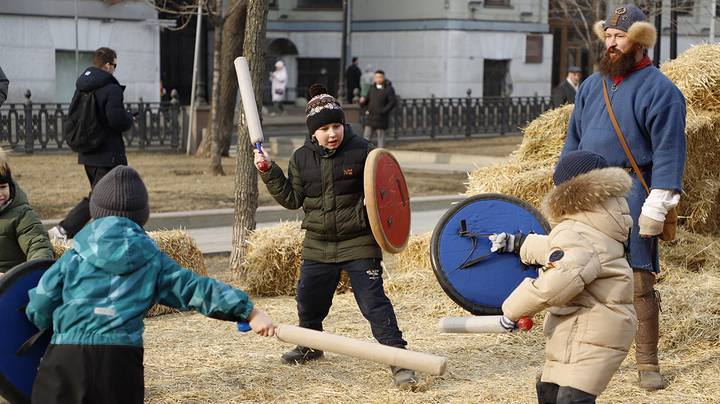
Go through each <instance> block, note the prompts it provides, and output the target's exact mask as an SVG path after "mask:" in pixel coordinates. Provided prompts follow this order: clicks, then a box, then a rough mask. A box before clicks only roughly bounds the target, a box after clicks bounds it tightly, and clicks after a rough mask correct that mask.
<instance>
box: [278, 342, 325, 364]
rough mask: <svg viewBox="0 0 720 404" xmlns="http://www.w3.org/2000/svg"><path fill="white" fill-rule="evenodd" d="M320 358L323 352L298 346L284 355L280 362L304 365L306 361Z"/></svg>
mask: <svg viewBox="0 0 720 404" xmlns="http://www.w3.org/2000/svg"><path fill="white" fill-rule="evenodd" d="M322 357H323V351H321V350H319V349H312V348H306V347H304V346H300V345H298V346H296V347H295V349H293V350H292V351H289V352H286V353H284V354H283V356H282V358H281V360H282V362H283V363H285V364H288V365H304V364H305V362H307V361H314V360H317V359H320V358H322Z"/></svg>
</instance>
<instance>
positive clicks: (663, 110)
mask: <svg viewBox="0 0 720 404" xmlns="http://www.w3.org/2000/svg"><path fill="white" fill-rule="evenodd" d="M673 90H674V91H669V92H667V93H666V94H665V96H664V97H662V98H661V99H659V100H656V101H655V102H653V104H652V105H653V107H652V108H651V109H650V110H649V111H648V117H647V129H648V132H649V133H650V141H651V144H652V154H653V156H652V163H653V166H652V183H651V184H650V187H651V188H657V189H671V190H675V191H678V192H679V191H680V189H681V188H682V178H683V172H684V171H685V112H686V111H685V98H684V97H683V95H682V93H680V91H679V90H677V89H673Z"/></svg>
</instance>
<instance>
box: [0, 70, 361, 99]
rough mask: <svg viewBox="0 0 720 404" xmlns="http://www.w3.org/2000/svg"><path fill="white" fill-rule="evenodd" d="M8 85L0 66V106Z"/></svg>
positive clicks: (5, 95) (5, 97)
mask: <svg viewBox="0 0 720 404" xmlns="http://www.w3.org/2000/svg"><path fill="white" fill-rule="evenodd" d="M358 83H359V81H358ZM359 86H360V84H358V87H359ZM8 87H10V80H8V78H7V76H5V73H4V72H3V70H2V67H0V106H2V105H3V103H4V102H5V100H7V95H8Z"/></svg>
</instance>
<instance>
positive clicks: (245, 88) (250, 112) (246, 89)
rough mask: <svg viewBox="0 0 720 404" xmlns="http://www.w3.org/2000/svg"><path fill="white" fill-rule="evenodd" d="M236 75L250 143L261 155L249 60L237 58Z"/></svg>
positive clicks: (258, 123) (259, 131)
mask: <svg viewBox="0 0 720 404" xmlns="http://www.w3.org/2000/svg"><path fill="white" fill-rule="evenodd" d="M235 73H236V74H237V79H238V88H239V89H240V99H241V100H242V105H243V111H244V112H245V122H246V123H247V126H248V132H249V133H250V142H252V144H253V145H254V146H255V148H256V149H257V151H258V152H259V153H260V154H263V151H262V147H261V146H262V143H263V140H264V139H263V132H262V126H261V125H260V115H259V114H258V108H257V103H256V102H255V92H254V91H253V86H252V80H250V68H249V67H248V62H247V59H246V58H244V57H242V56H240V57H237V58H235ZM259 165H260V167H258V168H260V170H261V171H265V170H267V169H268V164H267V162H265V161H263V162H262V163H260V164H259Z"/></svg>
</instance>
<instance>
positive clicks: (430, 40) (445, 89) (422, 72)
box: [267, 0, 552, 98]
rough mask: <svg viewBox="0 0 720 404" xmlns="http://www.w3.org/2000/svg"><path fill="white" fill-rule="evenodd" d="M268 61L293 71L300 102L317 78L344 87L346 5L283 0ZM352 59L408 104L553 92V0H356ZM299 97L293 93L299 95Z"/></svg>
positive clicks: (275, 12) (274, 13)
mask: <svg viewBox="0 0 720 404" xmlns="http://www.w3.org/2000/svg"><path fill="white" fill-rule="evenodd" d="M271 3H272V8H271V10H270V14H269V19H268V33H267V36H268V44H269V45H268V54H269V55H270V56H271V57H269V58H268V59H269V60H268V64H269V65H271V63H274V61H275V60H277V59H281V60H283V61H284V62H285V63H286V65H287V66H288V73H289V75H290V79H289V86H290V87H291V88H297V96H302V95H304V93H303V89H304V88H306V87H307V85H308V84H310V83H312V82H323V83H326V84H327V85H328V89H329V90H330V91H331V92H334V91H333V90H336V89H337V79H338V77H337V76H338V72H339V70H340V54H341V42H342V28H343V24H342V20H343V13H342V1H340V0H275V1H272V2H271ZM351 3H352V7H351V13H350V14H351V18H350V20H351V24H350V50H349V53H348V58H349V57H350V56H357V57H358V58H359V61H360V67H361V69H363V70H366V69H368V68H369V69H373V70H374V69H382V70H384V71H385V72H386V74H387V77H388V78H389V79H390V80H392V82H393V85H394V87H395V90H396V92H397V93H398V94H400V95H402V96H403V97H406V98H416V97H418V98H419V97H429V96H430V95H433V94H434V95H435V96H436V97H462V96H465V94H466V91H467V90H468V89H470V90H471V91H472V94H473V96H501V95H502V96H505V95H511V96H534V95H540V96H544V95H549V94H550V78H551V72H552V37H551V35H550V33H549V32H550V30H549V25H548V2H547V0H545V1H532V0H484V1H467V0H392V1H387V0H355V1H352V2H351ZM290 96H291V97H292V96H293V94H292V92H291V94H290Z"/></svg>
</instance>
